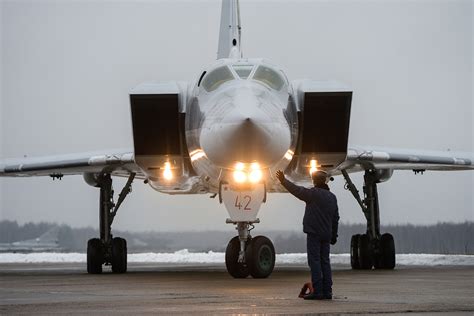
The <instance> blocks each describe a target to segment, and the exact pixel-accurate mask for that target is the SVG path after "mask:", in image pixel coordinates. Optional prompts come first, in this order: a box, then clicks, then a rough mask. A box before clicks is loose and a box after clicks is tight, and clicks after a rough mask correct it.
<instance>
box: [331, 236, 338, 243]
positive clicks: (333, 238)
mask: <svg viewBox="0 0 474 316" xmlns="http://www.w3.org/2000/svg"><path fill="white" fill-rule="evenodd" d="M336 243H337V236H336V237H332V238H331V245H335V244H336Z"/></svg>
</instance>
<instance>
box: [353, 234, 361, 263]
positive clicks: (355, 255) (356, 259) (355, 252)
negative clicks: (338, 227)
mask: <svg viewBox="0 0 474 316" xmlns="http://www.w3.org/2000/svg"><path fill="white" fill-rule="evenodd" d="M359 236H360V235H359V234H357V235H352V238H351V267H352V269H355V270H357V269H360V263H359Z"/></svg>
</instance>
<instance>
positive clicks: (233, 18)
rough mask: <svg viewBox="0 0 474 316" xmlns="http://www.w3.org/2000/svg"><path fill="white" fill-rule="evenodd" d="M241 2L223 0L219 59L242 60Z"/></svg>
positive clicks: (237, 0) (218, 50)
mask: <svg viewBox="0 0 474 316" xmlns="http://www.w3.org/2000/svg"><path fill="white" fill-rule="evenodd" d="M241 30H242V27H241V25H240V5H239V0H222V11H221V27H220V31H219V47H218V49H217V59H221V58H242V56H243V55H242V46H241V41H240V40H241Z"/></svg>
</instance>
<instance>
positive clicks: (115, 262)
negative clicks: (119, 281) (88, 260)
mask: <svg viewBox="0 0 474 316" xmlns="http://www.w3.org/2000/svg"><path fill="white" fill-rule="evenodd" d="M112 272H113V273H125V272H127V241H126V240H125V239H123V238H120V237H115V238H114V239H112Z"/></svg>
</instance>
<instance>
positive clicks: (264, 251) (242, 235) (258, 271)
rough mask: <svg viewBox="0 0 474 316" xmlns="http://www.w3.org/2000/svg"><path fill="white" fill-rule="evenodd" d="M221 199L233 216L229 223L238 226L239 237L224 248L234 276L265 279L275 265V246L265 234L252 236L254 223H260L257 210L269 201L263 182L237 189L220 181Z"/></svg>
mask: <svg viewBox="0 0 474 316" xmlns="http://www.w3.org/2000/svg"><path fill="white" fill-rule="evenodd" d="M219 201H220V202H221V203H222V202H224V204H225V206H226V209H227V211H228V212H229V215H230V219H228V220H227V223H228V224H234V225H236V229H237V231H238V236H235V237H234V238H232V239H231V240H230V241H229V244H228V245H227V249H226V251H225V265H226V267H227V271H228V272H229V274H230V275H231V276H233V277H234V278H246V277H248V276H249V275H251V276H252V277H254V278H266V277H268V276H269V275H270V274H271V273H272V272H273V268H274V267H275V247H274V246H273V243H272V242H271V240H270V239H268V238H267V237H265V236H257V237H252V236H251V235H250V231H251V230H252V229H253V228H254V226H253V224H255V223H259V222H260V221H259V219H258V218H257V213H258V211H259V209H260V206H261V204H262V203H264V202H265V201H266V187H265V184H264V183H259V184H255V185H254V186H253V187H251V188H247V189H235V188H233V187H232V186H231V185H230V184H228V183H221V185H220V188H219Z"/></svg>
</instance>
